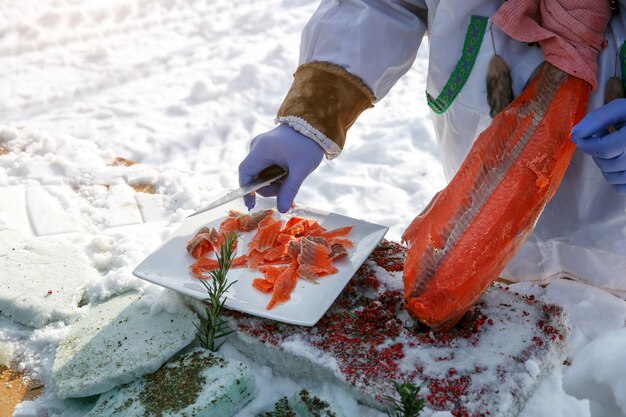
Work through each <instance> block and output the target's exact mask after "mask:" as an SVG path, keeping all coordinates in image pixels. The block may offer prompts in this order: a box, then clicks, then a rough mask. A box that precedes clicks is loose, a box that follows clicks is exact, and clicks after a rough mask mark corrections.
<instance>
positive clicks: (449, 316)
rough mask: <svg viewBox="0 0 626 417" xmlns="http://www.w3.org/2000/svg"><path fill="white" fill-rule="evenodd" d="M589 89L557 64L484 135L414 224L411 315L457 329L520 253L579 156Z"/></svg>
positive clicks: (408, 288)
mask: <svg viewBox="0 0 626 417" xmlns="http://www.w3.org/2000/svg"><path fill="white" fill-rule="evenodd" d="M588 96H589V85H588V84H587V83H585V82H584V81H582V80H580V79H577V78H575V77H571V76H569V75H567V74H565V73H564V72H562V71H561V70H559V69H557V68H555V67H553V66H552V65H550V64H545V65H543V67H542V69H541V71H539V74H538V76H537V78H535V79H534V80H533V81H532V82H531V84H530V85H529V87H528V88H526V89H525V90H524V92H523V93H522V94H521V95H520V97H518V98H517V99H516V100H515V101H514V102H513V103H512V104H511V105H510V106H508V107H507V108H506V109H504V110H503V111H502V112H501V113H500V114H499V115H498V116H497V117H496V118H494V119H493V122H492V124H491V125H490V126H489V127H488V128H487V129H486V130H485V131H484V132H483V133H482V134H481V135H480V136H479V137H478V139H477V140H476V142H475V143H474V145H473V147H472V148H471V149H470V152H469V153H468V155H467V157H466V159H465V161H464V162H463V164H462V165H461V167H460V168H459V171H458V172H457V174H456V175H455V177H454V178H453V179H452V181H451V182H450V184H449V185H448V186H447V187H446V188H445V189H444V190H442V191H441V192H440V193H438V194H437V195H436V196H435V197H434V198H433V200H432V201H431V203H430V204H429V205H428V207H427V208H426V209H425V210H424V212H423V213H422V214H420V215H419V216H418V217H417V218H416V219H415V220H414V221H413V222H412V223H411V224H410V225H409V227H408V228H407V230H406V231H405V233H404V235H403V237H402V239H403V240H404V241H405V242H407V243H408V244H409V246H410V249H409V252H408V256H407V262H406V266H405V268H404V276H403V278H404V296H405V300H406V305H407V309H408V311H409V313H410V314H411V315H412V316H413V317H415V318H416V319H418V320H420V321H422V322H423V323H425V324H427V325H429V326H431V327H432V328H434V329H440V330H445V329H447V328H450V327H452V326H454V324H455V323H456V322H457V321H458V320H460V319H461V317H462V316H463V314H464V313H465V312H466V311H467V310H468V309H469V308H471V306H472V305H473V304H474V303H475V302H476V300H477V299H478V298H479V297H480V295H481V294H482V293H483V292H484V291H486V289H487V288H488V287H489V286H490V285H491V284H492V283H493V281H494V280H495V279H496V278H497V277H498V274H499V273H500V272H501V271H502V270H503V269H504V267H505V265H506V264H507V263H508V261H509V260H510V259H511V258H512V257H513V255H514V254H515V253H516V251H517V250H518V249H519V247H520V246H521V245H522V243H523V242H524V240H525V239H526V237H527V236H528V235H529V234H530V232H531V231H532V228H533V226H534V224H535V222H536V220H537V218H538V217H539V214H540V213H541V211H542V210H543V207H545V205H546V204H547V202H548V201H549V200H550V198H552V196H553V195H554V193H555V191H556V189H557V187H558V185H559V183H560V181H561V179H562V177H563V175H564V173H565V170H566V168H567V166H568V164H569V161H570V159H571V157H572V154H573V152H574V145H573V143H572V142H571V141H570V140H569V132H570V130H571V127H572V126H573V124H574V123H576V122H577V121H578V120H579V119H580V118H581V117H582V116H583V114H584V111H585V109H586V104H587V98H588Z"/></svg>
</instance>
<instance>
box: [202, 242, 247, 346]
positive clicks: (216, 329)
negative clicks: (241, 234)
mask: <svg viewBox="0 0 626 417" xmlns="http://www.w3.org/2000/svg"><path fill="white" fill-rule="evenodd" d="M222 236H223V237H224V242H223V243H222V245H221V247H220V253H216V254H215V256H216V258H217V264H218V268H217V269H215V270H213V271H211V272H209V274H210V275H211V278H212V279H209V280H200V282H201V283H202V285H204V288H206V291H207V294H208V297H207V298H205V299H204V300H203V301H205V303H206V305H205V307H204V311H205V314H206V318H205V317H202V318H201V319H200V325H197V324H195V323H194V325H195V326H196V329H198V333H197V334H196V337H197V338H198V340H199V342H200V345H201V346H202V347H203V348H205V349H209V350H210V351H212V352H215V351H217V350H218V349H219V348H220V346H221V345H222V343H224V342H222V343H220V344H217V345H216V340H217V339H221V338H223V337H225V336H228V335H229V334H231V333H232V332H233V331H234V330H229V329H228V323H227V322H226V321H225V320H224V319H222V317H221V315H222V308H224V303H225V302H226V297H224V294H225V293H226V291H228V289H229V288H230V287H231V286H232V285H233V284H234V283H235V282H237V281H233V282H230V283H228V282H227V281H226V274H227V273H228V270H229V269H230V265H231V263H232V261H233V259H234V258H235V243H236V242H237V234H236V233H234V232H231V233H229V234H224V235H222Z"/></svg>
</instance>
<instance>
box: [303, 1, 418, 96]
mask: <svg viewBox="0 0 626 417" xmlns="http://www.w3.org/2000/svg"><path fill="white" fill-rule="evenodd" d="M425 14H426V4H425V3H424V1H423V0H422V1H418V0H416V1H398V0H386V1H385V0H383V1H381V0H346V1H340V0H323V1H322V2H321V4H320V6H319V7H318V9H317V11H316V12H315V14H314V15H313V16H312V18H311V19H310V21H309V22H308V24H307V25H306V26H305V28H304V31H303V32H302V41H301V46H300V65H302V64H306V63H308V62H312V61H322V62H330V63H333V64H336V65H339V66H341V67H343V68H344V69H346V70H347V71H348V72H349V73H351V74H353V75H355V76H357V77H359V78H360V79H361V80H363V81H364V82H365V84H366V85H367V86H368V87H369V88H370V89H371V90H372V92H373V93H374V96H375V98H376V101H378V100H380V99H381V98H383V97H384V96H385V95H386V94H387V93H388V92H389V90H390V89H391V87H393V85H394V84H395V83H396V82H397V81H398V80H399V79H400V77H402V75H404V74H405V73H406V72H407V71H408V70H409V68H410V67H411V65H412V64H413V61H414V60H415V56H416V55H417V50H418V48H419V46H420V43H421V41H422V38H423V36H424V33H425V32H426V21H425V20H426V19H425Z"/></svg>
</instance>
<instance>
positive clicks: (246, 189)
mask: <svg viewBox="0 0 626 417" xmlns="http://www.w3.org/2000/svg"><path fill="white" fill-rule="evenodd" d="M285 175H287V171H286V170H284V169H283V168H281V167H279V166H278V165H272V166H270V167H267V168H265V169H264V170H263V171H261V172H260V173H259V175H258V176H257V177H256V179H254V180H253V181H252V182H251V183H249V184H246V185H244V186H243V187H239V188H237V189H235V190H233V191H230V192H228V193H227V194H225V195H224V196H223V197H220V198H218V199H217V200H215V201H214V202H212V203H211V204H209V205H208V206H205V207H202V208H201V209H200V210H198V211H196V212H195V213H193V214H190V215H189V216H187V217H188V218H189V217H193V216H196V215H198V214H201V213H204V212H206V211H209V210H211V209H213V208H215V207H219V206H221V205H222V204H226V203H228V202H229V201H233V200H235V199H237V198H239V197H243V196H244V195H246V194H249V193H252V192H254V191H256V190H258V189H259V188H263V187H265V186H266V185H270V184H271V183H273V182H274V181H276V180H279V179H281V178H282V177H284V176H285Z"/></svg>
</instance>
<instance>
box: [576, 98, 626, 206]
mask: <svg viewBox="0 0 626 417" xmlns="http://www.w3.org/2000/svg"><path fill="white" fill-rule="evenodd" d="M624 122H626V99H617V100H613V101H611V102H609V103H607V104H605V105H604V106H602V107H599V108H597V109H596V110H594V111H592V112H589V114H587V116H585V117H584V118H583V119H582V120H581V121H580V122H579V123H578V124H577V125H576V126H574V127H573V128H572V141H573V142H574V143H575V144H576V146H577V147H578V149H580V150H581V151H583V152H585V153H586V154H588V155H591V156H592V157H593V160H594V161H595V163H596V165H598V167H599V168H600V171H602V175H604V179H606V181H607V182H608V183H609V184H613V186H614V187H615V188H616V189H617V191H618V192H619V193H620V194H625V195H626V154H625V153H626V126H623V125H624ZM609 127H613V128H616V129H617V130H615V131H614V132H612V133H611V132H609V130H608V129H609Z"/></svg>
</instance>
